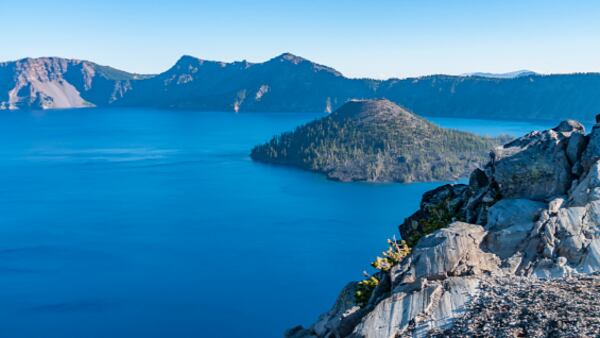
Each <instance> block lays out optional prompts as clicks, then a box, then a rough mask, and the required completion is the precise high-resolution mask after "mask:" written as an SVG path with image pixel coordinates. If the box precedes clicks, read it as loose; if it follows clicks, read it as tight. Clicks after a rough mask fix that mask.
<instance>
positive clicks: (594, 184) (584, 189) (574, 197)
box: [569, 161, 600, 206]
mask: <svg viewBox="0 0 600 338" xmlns="http://www.w3.org/2000/svg"><path fill="white" fill-rule="evenodd" d="M570 195H571V196H570V199H569V205H571V206H582V205H585V204H587V203H589V202H592V201H597V200H600V161H596V162H595V163H594V164H593V165H592V166H591V168H590V169H589V170H588V172H587V174H586V175H585V177H584V178H583V179H581V180H580V181H578V184H577V185H576V186H575V188H574V189H573V190H572V191H571V194H570Z"/></svg>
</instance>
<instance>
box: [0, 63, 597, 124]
mask: <svg viewBox="0 0 600 338" xmlns="http://www.w3.org/2000/svg"><path fill="white" fill-rule="evenodd" d="M599 91H600V74H598V73H588V74H565V75H538V74H532V73H519V74H510V75H508V74H487V75H486V74H484V73H475V74H471V75H469V76H450V75H431V76H423V77H417V78H407V79H389V80H373V79H352V78H347V77H345V76H343V75H342V74H341V73H340V72H338V71H336V70H335V69H333V68H330V67H327V66H324V65H320V64H317V63H314V62H311V61H309V60H307V59H304V58H302V57H299V56H296V55H293V54H290V53H284V54H281V55H279V56H277V57H275V58H272V59H270V60H268V61H265V62H262V63H250V62H247V61H237V62H219V61H207V60H202V59H199V58H195V57H192V56H183V57H181V58H180V59H179V60H178V61H177V63H176V64H175V65H174V66H173V67H171V68H170V69H168V70H167V71H165V72H162V73H160V74H157V75H139V74H131V73H128V72H124V71H120V70H117V69H114V68H111V67H107V66H100V65H97V64H95V63H93V62H89V61H82V60H70V59H63V58H37V59H31V58H28V59H22V60H18V61H13V62H4V63H0V110H3V109H4V110H5V109H52V108H78V107H92V106H96V107H155V108H171V109H195V110H204V111H235V112H253V111H263V112H332V111H334V110H335V109H337V108H338V107H340V106H341V105H342V104H344V103H345V102H347V101H348V100H350V99H373V98H387V99H389V100H391V101H393V102H396V103H398V104H400V105H402V106H403V107H406V108H407V109H409V110H410V111H412V112H414V113H416V114H419V115H425V116H445V117H466V118H495V119H564V118H567V117H568V118H577V119H580V120H584V121H591V120H593V118H594V116H595V115H596V114H597V113H599V112H600V95H598V92H599Z"/></svg>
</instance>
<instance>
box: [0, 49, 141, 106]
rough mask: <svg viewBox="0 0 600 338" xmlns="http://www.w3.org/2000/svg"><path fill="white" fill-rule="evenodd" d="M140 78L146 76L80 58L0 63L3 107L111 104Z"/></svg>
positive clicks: (0, 97) (0, 96) (0, 93)
mask: <svg viewBox="0 0 600 338" xmlns="http://www.w3.org/2000/svg"><path fill="white" fill-rule="evenodd" d="M141 78H145V76H141V75H136V74H129V73H126V72H123V71H120V70H117V69H114V68H110V67H106V66H100V65H97V64H95V63H92V62H88V61H81V60H69V59H62V58H37V59H23V60H19V61H15V62H5V63H0V110H6V109H11V110H13V109H51V108H81V107H92V106H95V105H108V104H110V103H112V102H115V101H117V100H118V99H120V98H122V97H123V96H124V95H125V93H127V91H128V90H130V89H131V87H132V81H135V80H139V79H141Z"/></svg>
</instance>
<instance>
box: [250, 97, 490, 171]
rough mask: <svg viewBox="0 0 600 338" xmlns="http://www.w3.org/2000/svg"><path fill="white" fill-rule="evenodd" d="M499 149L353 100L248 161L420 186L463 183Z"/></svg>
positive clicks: (376, 103) (388, 107)
mask: <svg viewBox="0 0 600 338" xmlns="http://www.w3.org/2000/svg"><path fill="white" fill-rule="evenodd" d="M500 143H501V139H499V138H486V137H480V136H476V135H474V134H470V133H465V132H459V131H455V130H450V129H444V128H440V127H438V126H436V125H434V124H432V123H430V122H429V121H427V120H425V119H423V118H421V117H419V116H417V115H415V114H413V113H411V112H409V111H407V110H405V109H404V108H402V107H400V106H398V105H396V104H394V103H393V102H391V101H388V100H383V99H381V100H352V101H349V102H348V103H346V104H345V105H343V106H342V107H341V108H339V109H338V110H336V111H335V112H333V113H332V114H330V115H329V116H326V117H324V118H322V119H320V120H316V121H313V122H311V123H308V124H306V125H304V126H301V127H298V128H297V129H296V130H295V131H294V132H291V133H284V134H282V135H280V136H277V137H275V138H273V139H272V140H271V141H269V142H267V143H266V144H263V145H259V146H257V147H255V148H254V149H252V153H251V156H252V158H253V159H254V160H257V161H261V162H266V163H272V164H282V165H293V166H297V167H300V168H303V169H307V170H312V171H317V172H321V173H325V174H326V175H327V177H329V178H331V179H334V180H340V181H378V182H389V181H397V182H423V181H436V180H453V179H458V178H460V177H464V176H465V175H467V174H468V173H469V172H470V171H471V170H473V169H474V168H476V167H477V166H478V165H481V164H482V163H484V162H485V160H486V158H487V153H488V152H489V150H490V149H491V148H492V147H494V146H495V145H497V144H500Z"/></svg>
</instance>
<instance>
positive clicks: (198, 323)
mask: <svg viewBox="0 0 600 338" xmlns="http://www.w3.org/2000/svg"><path fill="white" fill-rule="evenodd" d="M318 116H320V115H319V114H261V113H254V114H231V113H206V112H174V111H158V110H118V109H114V110H100V109H98V110H66V111H48V112H3V113H2V114H0V337H89V338H93V337H145V338H146V337H279V336H281V333H282V332H283V330H284V329H285V328H287V327H290V326H293V325H295V324H308V323H310V322H312V321H313V320H314V319H315V318H316V316H317V315H318V314H319V313H321V312H323V311H325V310H327V309H328V308H329V306H330V305H331V304H332V302H333V301H334V299H335V297H336V295H337V292H338V291H339V289H340V288H341V287H342V286H343V285H345V284H346V282H348V281H350V280H352V279H358V278H361V272H362V271H363V270H365V269H367V268H368V265H369V262H370V261H371V259H372V258H373V257H374V256H375V255H377V254H378V253H379V252H380V251H381V250H383V249H384V248H385V245H386V243H385V240H386V238H388V237H391V236H393V235H395V234H396V233H397V229H396V226H397V224H398V223H400V222H401V221H402V220H403V218H404V217H406V216H408V215H409V214H410V213H412V212H413V211H414V210H415V209H416V207H417V205H418V203H419V199H420V196H421V194H422V193H423V192H424V191H426V190H429V189H431V188H433V187H435V186H437V185H438V184H440V183H428V184H366V183H338V182H332V181H328V180H326V179H324V178H323V176H321V175H318V174H313V173H309V172H304V171H300V170H296V169H292V168H284V167H274V166H270V165H264V164H258V163H254V162H252V161H251V160H250V158H249V157H248V153H249V151H250V149H251V147H252V146H253V145H254V144H257V143H259V142H262V141H265V140H267V139H269V138H270V137H271V136H272V135H274V134H276V133H278V132H281V131H285V130H290V129H293V128H294V127H295V126H297V125H299V124H301V123H303V122H306V121H309V120H312V119H314V118H316V117H318ZM433 120H434V121H435V122H437V123H439V124H441V125H443V126H448V127H453V128H457V129H465V130H470V131H474V132H477V133H481V134H487V135H496V134H499V133H511V134H515V135H516V134H522V133H525V132H528V131H530V130H531V129H535V128H545V127H549V126H551V125H552V124H553V123H538V122H531V123H529V122H510V121H479V120H462V119H440V118H438V119H433Z"/></svg>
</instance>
